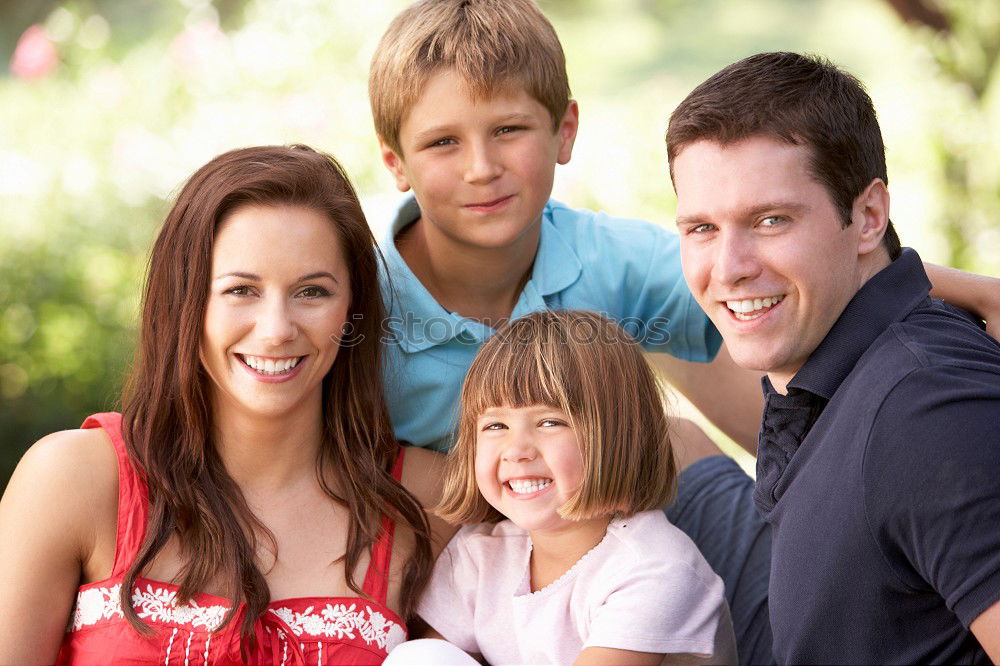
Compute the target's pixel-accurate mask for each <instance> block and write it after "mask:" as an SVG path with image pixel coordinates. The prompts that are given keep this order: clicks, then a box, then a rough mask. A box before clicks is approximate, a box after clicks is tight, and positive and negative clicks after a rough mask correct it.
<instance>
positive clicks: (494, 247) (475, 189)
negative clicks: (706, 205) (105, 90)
mask: <svg viewBox="0 0 1000 666" xmlns="http://www.w3.org/2000/svg"><path fill="white" fill-rule="evenodd" d="M369 96H370V100H371V105H372V110H373V115H374V117H375V126H376V131H377V133H378V136H379V142H380V146H381V150H382V156H383V160H384V162H385V164H386V166H387V167H388V168H389V170H390V171H391V173H392V174H393V176H394V178H395V180H396V184H397V186H398V188H399V189H400V190H401V191H403V192H407V191H410V190H412V192H413V197H412V198H410V199H408V200H407V201H406V203H405V204H404V205H403V206H402V208H401V209H400V211H399V213H398V215H397V217H396V220H395V221H394V223H393V224H392V226H391V229H390V231H389V234H388V237H387V238H386V239H385V240H384V242H383V244H382V251H383V253H384V255H385V258H386V264H387V271H388V275H387V276H386V282H387V285H386V286H387V290H386V291H387V294H388V298H389V311H390V315H391V318H390V320H389V322H388V327H387V328H388V330H387V333H388V335H387V338H388V343H389V344H388V360H387V369H386V377H385V382H386V389H387V398H388V400H389V411H390V415H391V417H392V420H393V425H394V428H395V431H396V434H397V436H398V437H399V438H400V439H401V440H406V441H408V442H410V443H411V444H414V445H417V446H425V447H430V448H434V449H436V450H439V451H446V450H447V449H448V448H449V447H450V444H451V436H452V430H453V427H454V421H455V413H456V408H457V405H458V401H459V392H460V388H461V383H462V381H463V379H464V377H465V374H466V371H467V370H468V367H469V365H470V363H471V362H472V359H473V357H474V356H475V355H476V352H477V351H478V350H479V347H480V346H481V344H482V342H483V341H484V340H485V339H486V338H488V337H489V336H490V335H492V334H493V332H494V331H495V329H496V327H497V326H499V325H500V324H501V323H503V322H504V321H507V320H509V319H514V318H517V317H520V316H522V315H524V314H527V313H529V312H533V311H537V310H541V309H544V308H550V309H562V308H566V309H569V308H573V309H590V310H596V311H598V312H601V313H602V314H604V315H606V316H608V317H610V318H612V319H614V320H616V321H618V322H620V323H621V324H622V325H623V326H624V327H625V328H626V329H627V330H629V332H630V333H632V335H633V336H635V337H636V339H637V340H638V341H639V342H640V343H641V344H642V345H643V346H644V347H645V348H646V349H647V350H648V351H651V352H664V353H657V354H655V355H654V356H655V357H656V358H657V361H658V363H657V364H658V365H659V366H660V367H661V368H664V369H665V370H666V372H667V375H668V378H669V379H670V380H671V382H672V383H673V384H674V385H675V386H676V387H678V388H679V389H680V390H681V391H682V392H683V393H684V394H685V395H687V397H688V398H690V399H691V400H692V402H693V403H694V404H695V405H696V406H697V407H698V408H699V409H701V410H702V412H703V413H705V414H706V416H708V417H709V418H710V419H711V420H712V421H713V422H715V423H716V424H717V425H719V426H720V428H721V429H722V430H723V431H725V432H727V434H729V435H730V436H732V437H733V438H734V439H735V440H737V441H738V442H740V443H741V444H742V445H744V446H745V447H746V448H747V449H748V450H750V451H751V452H753V451H754V450H755V444H756V436H755V435H756V432H757V427H758V425H759V418H760V410H761V407H762V403H761V397H760V389H759V378H758V376H757V375H756V374H754V373H748V372H746V371H743V370H740V369H739V368H737V367H736V366H735V365H734V364H733V363H732V361H731V360H730V359H729V357H728V354H725V353H722V354H719V353H718V352H719V348H720V344H721V340H720V337H719V334H718V332H717V331H716V330H715V328H714V326H712V324H711V323H710V321H709V320H708V318H707V317H706V316H705V315H704V313H703V312H702V311H701V310H700V309H699V308H698V306H697V305H696V303H695V301H694V299H693V298H692V296H691V294H690V292H689V291H688V289H687V286H686V285H685V283H684V280H683V278H682V275H681V267H680V259H679V253H678V240H677V237H676V235H674V234H670V233H667V232H666V231H664V230H662V229H661V228H659V227H657V226H655V225H652V224H649V223H646V222H641V221H634V220H623V219H620V218H613V217H610V216H607V215H604V214H601V213H593V212H590V211H585V210H577V209H572V208H569V207H567V206H564V205H562V204H560V203H557V202H555V201H552V200H550V199H549V196H550V193H551V189H552V181H553V174H554V170H555V165H556V164H565V163H566V162H568V161H569V159H570V156H571V154H572V149H573V142H574V140H575V138H576V131H577V126H578V111H577V105H576V102H575V101H574V100H572V99H571V98H570V91H569V84H568V81H567V77H566V70H565V59H564V56H563V52H562V48H561V46H560V44H559V40H558V38H557V36H556V34H555V32H554V31H553V29H552V26H551V25H550V24H549V22H548V21H547V20H546V19H545V17H544V16H543V15H542V14H541V12H540V11H539V10H538V8H537V7H536V6H535V5H534V3H533V2H531V0H425V1H424V2H418V3H416V4H414V5H413V6H411V7H410V8H408V9H407V10H405V11H403V12H402V13H400V14H399V15H398V16H397V17H396V18H395V19H394V20H393V22H392V23H391V24H390V26H389V28H388V29H387V31H386V33H385V34H384V35H383V37H382V40H381V42H380V44H379V46H378V48H377V50H376V53H375V56H374V57H373V60H372V67H371V74H370V78H369ZM713 359H715V360H713ZM692 361H696V362H700V363H692ZM676 435H677V436H676V437H675V438H674V441H675V447H676V449H677V451H678V457H679V462H680V464H681V467H683V471H682V473H681V476H680V482H679V489H678V496H677V499H676V500H675V502H674V503H673V504H672V505H671V507H670V508H669V509H668V510H667V514H668V517H669V518H670V519H671V522H673V523H674V524H675V525H677V526H678V527H680V528H681V529H682V530H684V531H685V532H686V533H687V534H688V535H689V536H691V538H692V539H693V540H694V541H695V543H696V544H697V545H698V547H699V548H700V549H701V551H702V553H703V554H704V555H705V557H706V559H707V560H708V561H709V563H710V564H711V565H712V566H713V568H715V570H716V572H717V573H718V574H719V575H720V577H722V579H723V581H724V582H725V584H726V596H727V601H728V602H729V604H730V607H731V611H732V617H733V624H734V628H735V630H736V636H737V643H738V648H739V651H740V660H741V663H767V662H770V661H771V659H772V658H771V651H770V628H769V625H768V620H767V614H768V610H767V584H768V571H769V566H770V564H769V563H770V543H769V541H770V538H769V534H768V533H767V528H766V526H765V524H764V523H763V521H762V520H761V519H760V517H759V516H758V515H757V513H756V511H755V509H754V505H753V502H752V499H751V495H752V488H753V482H752V480H751V479H750V478H749V477H748V476H746V474H744V473H743V471H742V470H741V469H740V468H739V467H738V466H737V465H736V464H735V462H734V461H732V460H731V459H730V458H728V457H726V456H722V455H720V452H719V450H718V449H717V448H715V446H714V445H713V444H712V443H711V442H710V440H708V439H707V438H706V437H705V436H704V434H703V433H701V432H700V430H697V428H696V427H693V426H692V425H691V424H688V423H682V425H681V426H680V428H679V432H678V433H676Z"/></svg>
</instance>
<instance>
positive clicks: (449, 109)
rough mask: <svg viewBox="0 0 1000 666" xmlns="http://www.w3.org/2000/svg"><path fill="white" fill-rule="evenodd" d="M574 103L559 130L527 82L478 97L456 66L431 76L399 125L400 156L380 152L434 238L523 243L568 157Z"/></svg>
mask: <svg viewBox="0 0 1000 666" xmlns="http://www.w3.org/2000/svg"><path fill="white" fill-rule="evenodd" d="M576 119H577V111H576V103H575V102H571V103H570V105H569V107H568V108H567V110H566V113H565V115H564V117H563V118H562V120H561V121H560V123H559V125H558V127H557V128H556V130H555V131H553V129H552V118H551V116H550V115H549V112H548V111H547V110H546V109H545V107H544V106H542V104H541V103H540V102H538V101H537V100H536V99H534V98H533V97H531V96H530V95H529V94H528V92H527V91H526V90H524V88H523V87H518V86H515V87H514V88H513V89H512V90H510V91H505V92H503V93H498V94H497V95H495V96H493V97H490V98H488V99H475V98H473V97H472V96H471V95H470V93H469V92H468V87H467V85H466V83H465V81H464V80H463V79H462V78H461V77H460V76H459V75H458V74H457V73H455V72H454V71H452V70H447V69H446V70H442V71H440V72H437V73H435V74H434V75H432V76H431V77H430V78H429V79H428V80H427V82H426V84H425V85H424V89H423V92H422V94H421V96H420V98H419V99H418V100H417V102H416V104H414V105H413V107H412V108H411V109H410V110H409V112H408V113H407V115H406V117H405V118H404V119H403V123H402V125H401V126H400V130H399V144H400V147H401V149H402V153H401V154H396V153H395V152H394V151H392V150H391V149H389V148H388V147H387V146H386V145H385V143H384V142H383V144H382V157H383V160H384V161H385V163H386V166H388V167H389V170H390V171H391V172H392V173H393V175H394V177H395V178H396V185H397V187H398V188H399V189H400V190H402V191H406V190H409V189H412V190H413V193H414V194H415V195H416V198H417V203H418V204H419V205H420V211H421V215H422V216H423V217H422V219H423V221H424V222H425V223H426V224H427V225H428V229H427V233H428V237H431V238H442V239H446V242H447V244H448V245H452V246H454V245H457V246H459V247H469V248H502V247H509V246H512V245H516V244H517V243H518V241H520V240H521V239H522V237H523V236H524V235H525V234H531V233H533V234H536V235H537V231H538V222H539V220H540V218H541V214H542V209H543V208H544V207H545V203H546V201H548V198H549V194H550V193H551V191H552V180H553V173H554V171H555V166H556V164H557V163H558V164H565V163H566V162H567V161H569V159H570V156H571V154H572V149H573V141H574V139H575V137H576V127H577V121H576Z"/></svg>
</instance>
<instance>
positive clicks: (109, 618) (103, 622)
mask: <svg viewBox="0 0 1000 666" xmlns="http://www.w3.org/2000/svg"><path fill="white" fill-rule="evenodd" d="M83 427H84V428H104V430H105V432H107V433H108V435H109V436H110V437H111V441H112V442H113V443H114V446H115V453H116V455H117V456H118V528H117V535H116V539H115V561H114V566H113V567H112V570H111V576H110V577H109V578H107V579H105V580H102V581H98V582H96V583H88V584H87V585H82V586H80V589H79V591H78V592H77V596H76V604H75V606H74V608H73V614H72V616H71V617H70V622H69V627H68V628H67V630H66V637H65V638H64V639H63V644H62V648H61V649H60V651H59V659H58V663H59V664H73V665H79V664H95V665H97V664H100V665H102V666H103V665H107V664H136V665H138V664H143V665H145V664H164V665H166V666H170V665H171V664H183V665H184V666H194V665H198V666H201V665H202V664H205V665H206V666H207V665H208V664H240V663H242V662H241V660H240V640H239V627H240V624H241V623H242V613H243V607H242V604H241V607H240V608H239V609H238V610H237V612H236V615H235V617H234V618H233V620H232V621H230V623H229V624H227V625H226V627H225V628H223V629H222V630H221V631H218V632H215V633H213V629H215V628H216V627H218V625H219V624H220V622H221V621H222V618H223V617H224V616H225V614H226V612H228V610H229V609H230V608H231V607H232V601H231V600H230V599H226V598H224V597H218V596H215V595H212V594H198V595H196V596H195V597H194V598H193V599H192V600H191V602H190V603H189V604H178V603H176V601H175V596H176V594H177V590H178V586H177V585H173V584H171V583H163V582H160V581H155V580H150V579H148V578H141V577H140V578H138V579H137V580H136V586H135V589H134V590H133V591H132V606H133V608H135V611H136V613H138V615H139V617H140V618H141V619H142V620H143V621H144V622H146V623H147V624H148V625H149V626H150V627H152V628H153V629H154V631H155V634H152V635H149V636H144V635H141V634H139V633H138V632H137V631H136V630H135V629H133V628H132V626H131V625H129V624H128V622H126V621H125V619H124V615H123V614H122V611H121V605H120V603H119V592H120V590H121V585H122V581H123V579H124V578H125V572H126V571H127V570H128V568H129V566H131V564H132V562H133V561H134V560H135V557H136V555H137V554H138V552H139V546H140V545H141V544H142V541H143V538H144V537H145V535H146V525H147V518H148V513H149V492H148V489H147V487H146V483H145V481H144V480H143V478H142V476H141V475H140V473H139V471H138V470H137V469H136V468H135V467H134V466H133V465H132V463H131V461H130V460H129V458H128V454H127V452H126V450H125V442H124V440H123V439H122V433H121V414H117V413H106V414H96V415H94V416H91V417H89V418H88V419H87V420H86V421H85V422H84V424H83ZM402 469H403V451H402V449H400V453H399V455H398V456H397V457H396V463H395V465H394V467H393V470H392V475H393V477H395V479H396V480H397V481H398V480H399V479H400V475H401V474H402ZM393 529H394V525H393V523H392V521H390V520H389V519H388V518H384V519H383V523H382V535H381V537H379V540H378V541H377V542H376V543H375V546H374V547H373V549H372V557H371V563H370V564H369V565H368V571H367V573H366V575H365V582H364V585H363V586H362V590H364V592H365V594H367V595H368V596H369V597H370V598H371V599H372V600H371V601H369V600H367V599H363V598H360V597H300V598H296V599H282V600H279V601H272V602H271V603H270V604H269V605H268V609H267V611H266V612H265V613H264V615H263V616H262V617H261V618H260V619H258V620H257V621H256V623H255V624H254V633H255V635H256V639H257V644H256V648H255V650H254V651H253V652H251V653H249V654H248V655H247V663H249V664H319V665H320V666H323V665H324V664H381V663H382V660H383V659H385V657H386V654H388V652H389V650H391V649H392V648H394V647H395V646H396V645H398V644H399V643H402V642H403V641H404V640H406V625H405V623H404V622H403V621H402V620H401V619H400V617H399V616H398V615H396V613H395V612H393V611H392V610H391V609H390V608H388V607H387V606H386V605H385V600H386V592H387V590H388V582H387V580H386V577H385V576H384V575H383V574H382V572H387V571H388V570H389V560H390V556H391V554H392V536H393Z"/></svg>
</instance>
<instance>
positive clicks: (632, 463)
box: [436, 310, 677, 523]
mask: <svg viewBox="0 0 1000 666" xmlns="http://www.w3.org/2000/svg"><path fill="white" fill-rule="evenodd" d="M537 404H544V405H550V406H552V407H557V408H559V409H560V410H562V411H563V412H565V413H566V414H567V416H569V418H570V421H571V422H572V426H573V428H574V430H575V431H576V436H577V439H578V441H579V442H580V448H581V452H582V453H583V465H584V474H583V484H582V485H581V487H580V489H579V491H578V492H577V493H576V494H575V495H574V496H573V497H572V498H570V499H569V500H568V501H567V502H566V503H565V504H564V505H563V506H561V507H559V515H560V516H562V517H563V518H566V519H569V520H585V519H588V518H596V517H599V516H608V515H619V516H630V515H632V514H634V513H636V512H638V511H648V510H650V509H658V508H661V507H663V506H664V505H665V504H666V503H667V502H668V501H669V500H670V499H671V498H672V497H673V492H674V487H675V484H676V479H677V473H676V467H675V465H674V457H673V453H672V451H671V448H670V436H669V433H668V430H669V424H668V420H667V416H666V412H665V410H664V403H663V394H662V391H661V390H660V386H659V384H658V382H657V380H656V378H655V376H654V375H653V372H652V370H651V369H650V367H649V365H648V364H647V363H646V359H645V357H644V356H643V353H642V350H641V348H640V347H639V345H638V344H636V342H635V340H633V339H632V338H631V337H630V336H629V335H628V334H627V333H626V332H625V331H623V330H622V329H621V327H619V326H618V325H617V324H615V323H614V322H612V321H610V320H608V319H606V318H604V317H602V316H601V315H599V314H597V313H594V312H587V311H582V310H575V311H574V310H565V311H561V312H555V311H543V312H535V313H533V314H530V315H527V316H526V317H522V318H520V319H517V320H515V321H513V322H511V323H508V324H507V325H505V326H504V327H503V328H501V329H500V330H499V331H498V332H497V334H496V335H494V336H493V337H492V338H490V340H488V341H487V342H486V344H484V345H483V348H482V349H481V350H480V352H479V355H478V356H476V359H475V361H473V363H472V367H470V368H469V374H468V375H467V376H466V378H465V384H464V385H463V386H462V408H461V415H460V417H459V425H458V441H457V443H456V445H455V448H454V449H453V450H452V451H451V453H450V454H449V455H448V461H447V468H446V472H445V487H444V495H443V497H442V499H441V503H440V505H439V506H438V507H437V509H436V511H437V513H438V515H440V516H441V517H442V518H444V519H445V520H447V521H449V522H452V523H476V522H482V521H486V522H497V521H499V520H502V519H503V518H504V516H503V515H501V514H500V512H499V511H497V510H496V509H494V508H493V507H492V506H491V505H490V504H489V503H487V501H486V500H485V499H484V498H483V496H482V495H481V494H480V492H479V489H478V487H477V486H476V478H475V457H476V436H477V429H476V421H477V419H478V418H479V416H480V415H481V414H482V413H483V412H484V411H485V410H487V409H489V408H491V407H499V406H508V407H527V406H530V405H537Z"/></svg>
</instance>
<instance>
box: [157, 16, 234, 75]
mask: <svg viewBox="0 0 1000 666" xmlns="http://www.w3.org/2000/svg"><path fill="white" fill-rule="evenodd" d="M225 46H226V35H225V33H223V32H222V30H220V29H219V25H218V23H216V22H215V21H211V20H207V19H206V20H202V21H199V22H197V23H195V24H193V25H189V26H188V27H186V28H184V31H183V32H181V33H180V34H179V35H177V37H175V38H174V41H173V42H172V43H171V44H170V56H171V58H173V61H174V63H175V64H176V65H177V67H178V68H179V69H180V70H181V71H182V72H184V73H186V74H194V73H197V72H199V71H200V70H202V69H205V68H208V67H210V66H211V63H212V59H213V57H214V56H215V55H216V54H217V53H218V52H219V51H220V50H221V49H223V48H225Z"/></svg>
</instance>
